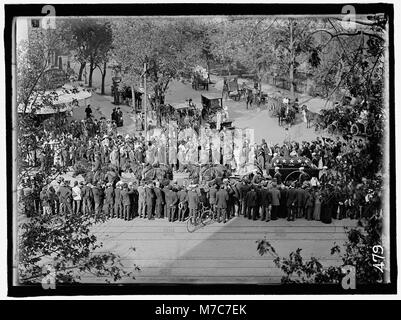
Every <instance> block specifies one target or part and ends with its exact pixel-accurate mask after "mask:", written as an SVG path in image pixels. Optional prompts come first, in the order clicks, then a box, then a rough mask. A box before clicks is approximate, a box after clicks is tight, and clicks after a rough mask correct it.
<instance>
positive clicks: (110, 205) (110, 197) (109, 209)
mask: <svg viewBox="0 0 401 320" xmlns="http://www.w3.org/2000/svg"><path fill="white" fill-rule="evenodd" d="M104 194H105V202H104V207H103V211H104V213H105V214H107V216H108V217H109V218H113V211H114V210H113V209H114V188H113V185H112V184H111V183H110V182H108V183H107V184H106V190H105V191H104Z"/></svg>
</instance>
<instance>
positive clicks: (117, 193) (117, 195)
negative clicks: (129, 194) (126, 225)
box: [114, 181, 123, 218]
mask: <svg viewBox="0 0 401 320" xmlns="http://www.w3.org/2000/svg"><path fill="white" fill-rule="evenodd" d="M121 185H122V182H121V181H118V182H117V183H116V189H115V190H114V215H115V216H116V217H117V218H120V217H122V216H123V206H122V199H121Z"/></svg>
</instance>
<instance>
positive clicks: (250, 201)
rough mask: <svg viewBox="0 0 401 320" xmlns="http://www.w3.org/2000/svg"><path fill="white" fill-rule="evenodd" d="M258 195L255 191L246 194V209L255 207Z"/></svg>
mask: <svg viewBox="0 0 401 320" xmlns="http://www.w3.org/2000/svg"><path fill="white" fill-rule="evenodd" d="M257 200H258V195H257V193H256V191H254V190H250V191H248V193H247V194H246V205H247V206H248V207H255V206H256V205H257Z"/></svg>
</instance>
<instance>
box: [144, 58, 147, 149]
mask: <svg viewBox="0 0 401 320" xmlns="http://www.w3.org/2000/svg"><path fill="white" fill-rule="evenodd" d="M146 72H147V69H146V62H145V63H144V65H143V77H144V78H143V89H144V91H145V93H144V105H143V106H144V108H143V109H144V111H145V142H147V141H148V104H147V100H148V93H147V92H146Z"/></svg>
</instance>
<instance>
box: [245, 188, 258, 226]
mask: <svg viewBox="0 0 401 320" xmlns="http://www.w3.org/2000/svg"><path fill="white" fill-rule="evenodd" d="M257 200H258V196H257V193H256V190H255V187H254V186H252V187H251V189H250V190H249V191H248V193H247V194H246V206H247V207H248V213H247V216H248V219H253V220H256V208H257Z"/></svg>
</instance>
